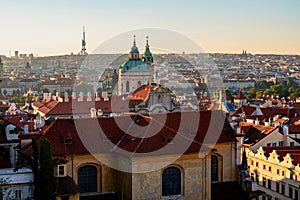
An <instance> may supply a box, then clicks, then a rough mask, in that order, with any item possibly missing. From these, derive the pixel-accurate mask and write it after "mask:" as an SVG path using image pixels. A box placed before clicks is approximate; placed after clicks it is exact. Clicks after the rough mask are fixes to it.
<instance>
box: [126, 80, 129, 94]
mask: <svg viewBox="0 0 300 200" xmlns="http://www.w3.org/2000/svg"><path fill="white" fill-rule="evenodd" d="M126 92H129V81H126Z"/></svg>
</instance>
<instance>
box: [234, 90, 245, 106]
mask: <svg viewBox="0 0 300 200" xmlns="http://www.w3.org/2000/svg"><path fill="white" fill-rule="evenodd" d="M234 104H235V105H236V106H237V107H241V106H243V105H246V104H247V97H245V95H244V94H243V92H242V90H239V92H238V93H237V95H236V96H235V98H234Z"/></svg>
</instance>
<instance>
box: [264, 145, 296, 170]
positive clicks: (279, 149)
mask: <svg viewBox="0 0 300 200" xmlns="http://www.w3.org/2000/svg"><path fill="white" fill-rule="evenodd" d="M263 149H264V151H265V155H266V156H267V157H269V156H270V153H272V152H273V150H276V153H277V154H278V155H279V159H280V161H283V158H284V157H285V156H286V154H290V155H291V158H292V159H293V164H294V165H295V166H296V165H298V164H299V163H300V146H270V147H263Z"/></svg>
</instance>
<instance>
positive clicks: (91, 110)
mask: <svg viewBox="0 0 300 200" xmlns="http://www.w3.org/2000/svg"><path fill="white" fill-rule="evenodd" d="M90 112H91V117H92V118H95V117H97V114H96V112H97V110H96V108H91V109H90Z"/></svg>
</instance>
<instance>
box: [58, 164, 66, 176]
mask: <svg viewBox="0 0 300 200" xmlns="http://www.w3.org/2000/svg"><path fill="white" fill-rule="evenodd" d="M58 175H59V176H64V175H65V166H63V165H59V166H58Z"/></svg>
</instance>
